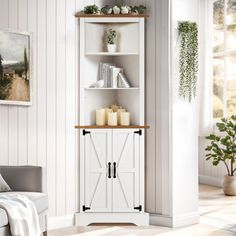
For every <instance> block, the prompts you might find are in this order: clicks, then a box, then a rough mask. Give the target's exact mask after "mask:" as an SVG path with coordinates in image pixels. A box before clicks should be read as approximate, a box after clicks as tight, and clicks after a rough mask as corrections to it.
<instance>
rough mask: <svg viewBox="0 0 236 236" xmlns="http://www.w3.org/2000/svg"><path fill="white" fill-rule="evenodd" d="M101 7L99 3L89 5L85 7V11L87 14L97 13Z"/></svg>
mask: <svg viewBox="0 0 236 236" xmlns="http://www.w3.org/2000/svg"><path fill="white" fill-rule="evenodd" d="M99 12H100V11H99V7H98V6H97V5H95V4H94V5H88V6H85V7H84V10H83V13H85V14H97V13H99Z"/></svg>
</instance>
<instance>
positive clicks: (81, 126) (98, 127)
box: [75, 125, 150, 129]
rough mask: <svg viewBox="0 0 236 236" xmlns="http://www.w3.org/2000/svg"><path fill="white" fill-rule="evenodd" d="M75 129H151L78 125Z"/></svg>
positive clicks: (133, 126)
mask: <svg viewBox="0 0 236 236" xmlns="http://www.w3.org/2000/svg"><path fill="white" fill-rule="evenodd" d="M75 128H76V129H149V128H150V126H149V125H129V126H123V125H116V126H110V125H104V126H98V125H76V126H75Z"/></svg>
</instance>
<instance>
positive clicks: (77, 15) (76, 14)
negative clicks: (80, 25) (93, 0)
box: [75, 12, 149, 18]
mask: <svg viewBox="0 0 236 236" xmlns="http://www.w3.org/2000/svg"><path fill="white" fill-rule="evenodd" d="M75 17H77V18H82V17H86V18H87V17H99V18H114V17H116V18H124V17H126V18H127V17H128V18H148V17H149V15H148V14H107V15H105V14H84V13H81V12H77V13H75Z"/></svg>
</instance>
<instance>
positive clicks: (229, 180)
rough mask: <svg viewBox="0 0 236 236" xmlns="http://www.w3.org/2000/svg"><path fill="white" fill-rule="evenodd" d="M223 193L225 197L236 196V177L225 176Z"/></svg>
mask: <svg viewBox="0 0 236 236" xmlns="http://www.w3.org/2000/svg"><path fill="white" fill-rule="evenodd" d="M223 191H224V193H225V195H228V196H236V176H228V175H225V176H224V183H223Z"/></svg>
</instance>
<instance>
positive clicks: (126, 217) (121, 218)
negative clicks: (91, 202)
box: [75, 213, 149, 226]
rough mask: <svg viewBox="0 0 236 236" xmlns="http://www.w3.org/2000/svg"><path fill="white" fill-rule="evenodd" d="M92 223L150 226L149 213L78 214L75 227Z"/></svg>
mask: <svg viewBox="0 0 236 236" xmlns="http://www.w3.org/2000/svg"><path fill="white" fill-rule="evenodd" d="M92 223H133V224H135V225H137V226H146V225H149V214H148V213H76V214H75V225H76V226H87V225H90V224H92Z"/></svg>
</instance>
